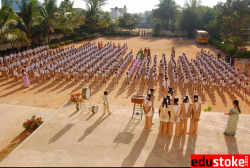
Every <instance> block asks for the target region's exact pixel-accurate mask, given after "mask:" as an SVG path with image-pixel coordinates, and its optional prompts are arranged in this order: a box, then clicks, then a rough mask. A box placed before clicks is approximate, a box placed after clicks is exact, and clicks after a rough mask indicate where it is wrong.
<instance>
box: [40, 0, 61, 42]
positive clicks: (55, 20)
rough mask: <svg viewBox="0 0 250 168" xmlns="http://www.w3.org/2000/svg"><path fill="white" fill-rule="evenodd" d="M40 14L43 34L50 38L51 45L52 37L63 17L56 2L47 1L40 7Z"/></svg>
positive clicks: (52, 0) (53, 0)
mask: <svg viewBox="0 0 250 168" xmlns="http://www.w3.org/2000/svg"><path fill="white" fill-rule="evenodd" d="M40 13H41V16H42V22H41V26H40V28H41V32H44V34H45V35H47V36H48V44H50V37H51V35H52V33H54V32H55V29H56V28H57V26H58V24H59V21H60V16H61V15H60V14H59V11H58V8H57V6H56V3H55V0H45V1H44V3H43V4H42V6H40Z"/></svg>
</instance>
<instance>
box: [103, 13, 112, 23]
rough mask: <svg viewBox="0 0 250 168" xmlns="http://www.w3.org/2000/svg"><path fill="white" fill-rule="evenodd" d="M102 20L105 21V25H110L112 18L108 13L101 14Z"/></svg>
mask: <svg viewBox="0 0 250 168" xmlns="http://www.w3.org/2000/svg"><path fill="white" fill-rule="evenodd" d="M103 17H104V19H105V20H106V22H107V23H109V24H111V23H112V17H111V15H110V13H109V12H104V14H103Z"/></svg>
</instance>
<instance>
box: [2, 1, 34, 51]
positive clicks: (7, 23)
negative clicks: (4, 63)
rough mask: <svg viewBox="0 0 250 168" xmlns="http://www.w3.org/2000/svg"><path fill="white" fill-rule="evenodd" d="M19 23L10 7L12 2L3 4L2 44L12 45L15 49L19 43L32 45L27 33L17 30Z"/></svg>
mask: <svg viewBox="0 0 250 168" xmlns="http://www.w3.org/2000/svg"><path fill="white" fill-rule="evenodd" d="M18 21H19V17H18V16H17V14H16V13H15V12H14V11H13V9H12V8H11V7H10V2H6V3H4V4H2V7H1V9H0V43H2V44H3V43H11V45H12V48H13V49H14V48H15V44H16V43H17V42H19V41H23V42H25V43H26V44H27V45H29V44H30V41H29V40H28V39H27V37H26V35H25V32H23V31H20V30H19V29H17V28H16V26H17V24H18Z"/></svg>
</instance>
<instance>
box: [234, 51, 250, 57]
mask: <svg viewBox="0 0 250 168" xmlns="http://www.w3.org/2000/svg"><path fill="white" fill-rule="evenodd" d="M235 55H236V57H237V58H250V51H237V52H236V53H235Z"/></svg>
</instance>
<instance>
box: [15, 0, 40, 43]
mask: <svg viewBox="0 0 250 168" xmlns="http://www.w3.org/2000/svg"><path fill="white" fill-rule="evenodd" d="M15 1H16V4H17V6H18V8H19V10H20V11H21V12H20V14H19V16H20V20H21V23H22V26H23V28H24V31H25V32H26V36H27V38H28V39H29V40H30V41H31V42H32V40H33V39H34V38H37V36H35V34H36V32H37V31H38V32H39V30H37V28H39V25H40V24H41V20H43V17H42V16H41V15H40V14H39V13H38V12H37V10H38V6H37V3H38V2H37V0H30V1H27V0H22V1H21V4H20V3H19V1H18V0H15ZM38 35H39V34H38Z"/></svg>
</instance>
